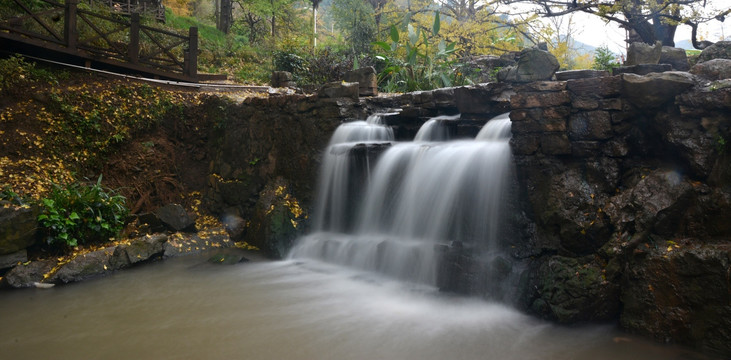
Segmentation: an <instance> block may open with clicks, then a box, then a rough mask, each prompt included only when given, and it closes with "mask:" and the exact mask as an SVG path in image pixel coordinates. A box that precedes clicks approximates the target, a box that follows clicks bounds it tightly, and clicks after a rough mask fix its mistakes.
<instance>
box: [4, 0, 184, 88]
mask: <svg viewBox="0 0 731 360" xmlns="http://www.w3.org/2000/svg"><path fill="white" fill-rule="evenodd" d="M10 2H11V4H14V5H16V8H15V9H12V11H13V12H11V13H10V14H9V15H6V16H3V18H2V19H0V38H6V39H9V40H13V41H19V42H22V43H25V44H29V45H32V46H37V47H42V48H44V49H48V50H52V51H58V52H61V53H65V54H70V55H75V56H78V57H80V58H84V59H87V60H93V61H99V62H102V63H107V64H110V65H114V66H120V67H124V68H127V69H130V70H133V71H138V72H142V73H145V74H150V75H153V76H158V77H164V78H172V79H176V80H184V81H196V80H197V77H198V72H197V66H198V29H197V28H196V27H191V28H190V29H189V32H188V34H187V35H181V34H178V33H175V32H172V31H168V30H164V29H160V28H156V27H153V26H151V25H146V24H145V23H144V22H143V21H141V18H140V13H139V12H132V13H131V14H129V15H126V14H119V13H116V12H115V11H114V10H113V8H111V9H110V8H108V7H106V5H104V6H101V7H99V8H94V7H93V6H90V5H88V4H87V3H82V4H80V3H79V0H66V1H65V2H57V1H54V0H10ZM125 6H126V5H125ZM104 9H106V10H104ZM127 9H128V10H129V9H131V8H127ZM4 11H6V12H8V11H9V10H8V9H5V10H4ZM153 22H154V21H153Z"/></svg>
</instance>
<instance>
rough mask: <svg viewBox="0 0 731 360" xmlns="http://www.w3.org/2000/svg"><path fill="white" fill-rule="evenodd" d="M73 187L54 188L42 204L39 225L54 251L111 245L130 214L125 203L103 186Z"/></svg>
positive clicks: (72, 185)
mask: <svg viewBox="0 0 731 360" xmlns="http://www.w3.org/2000/svg"><path fill="white" fill-rule="evenodd" d="M101 181H102V177H101V176H99V179H98V180H97V182H96V183H95V184H90V185H85V184H80V183H72V184H68V185H65V186H60V185H54V187H53V190H52V191H51V194H50V195H49V197H47V198H44V199H42V200H41V207H42V213H41V215H39V216H38V221H39V222H40V223H41V226H43V228H44V230H45V232H46V235H47V238H46V243H47V244H48V245H49V246H51V247H62V248H63V247H74V246H77V245H80V244H85V245H88V244H94V243H102V242H105V241H108V240H109V238H111V237H114V236H117V235H118V234H119V232H120V231H121V230H122V227H123V226H124V220H125V217H126V216H127V214H128V213H129V210H128V208H127V206H126V204H125V202H126V199H125V198H124V197H123V196H121V195H117V194H116V193H115V192H114V191H113V190H110V189H106V188H104V187H103V186H102V185H101Z"/></svg>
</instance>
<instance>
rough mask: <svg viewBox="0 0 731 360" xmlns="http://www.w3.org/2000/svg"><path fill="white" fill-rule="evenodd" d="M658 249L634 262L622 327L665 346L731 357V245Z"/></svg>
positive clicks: (664, 245) (628, 276)
mask: <svg viewBox="0 0 731 360" xmlns="http://www.w3.org/2000/svg"><path fill="white" fill-rule="evenodd" d="M658 245H659V246H658V249H654V248H649V249H648V248H646V249H645V250H646V251H647V252H646V253H645V252H642V253H640V254H638V255H635V256H634V257H633V258H632V260H630V263H629V266H628V267H627V272H626V274H625V277H624V280H623V290H622V303H623V305H624V309H623V311H622V316H621V317H620V321H621V324H622V326H623V327H624V328H626V329H628V330H630V331H632V332H635V333H638V334H642V335H646V336H649V337H652V338H654V339H656V340H658V341H661V342H681V343H684V344H688V345H692V346H694V347H697V348H700V349H703V350H705V351H708V352H711V353H715V354H719V355H723V354H725V355H729V354H731V342H729V339H731V305H729V304H731V292H729V291H728V288H729V284H728V271H729V267H730V266H731V263H730V259H731V246H729V244H728V243H725V244H717V245H696V244H693V243H688V244H683V243H681V244H680V245H679V247H680V248H678V247H677V246H676V244H669V245H668V243H662V244H658Z"/></svg>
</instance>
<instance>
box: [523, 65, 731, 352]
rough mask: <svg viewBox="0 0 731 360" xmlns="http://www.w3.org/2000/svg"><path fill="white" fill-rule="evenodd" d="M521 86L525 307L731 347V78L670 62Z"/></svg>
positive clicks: (709, 346)
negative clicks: (730, 142) (664, 66)
mask: <svg viewBox="0 0 731 360" xmlns="http://www.w3.org/2000/svg"><path fill="white" fill-rule="evenodd" d="M515 91H516V93H517V94H516V95H515V96H513V97H511V100H510V103H511V107H512V109H513V111H512V112H511V116H510V117H511V120H512V121H513V138H512V146H513V151H514V156H515V162H516V169H517V176H518V183H519V187H520V190H519V194H520V202H521V208H522V209H523V211H524V212H525V216H526V217H527V218H528V220H529V222H530V223H532V224H533V225H534V226H535V229H536V230H535V231H534V232H532V233H529V234H528V237H525V236H524V237H523V238H522V239H520V240H519V242H520V244H519V245H518V246H530V247H531V250H530V251H528V252H526V253H528V254H531V256H532V257H531V258H530V260H528V262H529V266H528V269H529V270H527V271H526V276H527V278H528V279H529V280H528V284H529V285H528V286H527V287H523V290H524V291H525V292H524V293H523V294H522V297H521V298H520V299H519V303H520V304H521V306H523V307H525V308H526V309H527V310H528V311H530V312H532V313H534V314H537V315H539V316H542V317H546V318H549V319H553V320H555V321H559V322H565V323H575V322H577V321H579V322H580V321H597V320H614V319H617V318H619V319H620V320H621V324H622V326H623V327H624V328H625V329H627V330H630V331H632V332H636V333H640V334H643V335H647V336H650V337H653V338H655V339H657V340H659V341H668V342H677V343H684V344H689V345H693V346H696V347H699V348H701V349H704V350H707V351H710V352H714V353H720V354H729V353H731V347H729V345H728V344H729V342H728V339H729V333H728V331H727V330H726V329H729V328H731V322H730V321H731V320H729V319H731V318H730V317H729V316H728V314H729V311H731V302H729V293H731V287H730V286H729V281H728V279H729V275H728V274H729V273H728V269H729V263H730V261H731V242H730V241H729V239H730V238H731V227H729V225H727V224H728V220H729V219H731V217H729V214H731V201H729V200H731V182H730V181H729V177H728V176H729V170H730V169H731V164H730V163H729V154H728V151H729V147H728V146H727V145H726V143H725V139H728V138H729V137H730V136H731V129H730V127H731V117H730V116H729V114H731V101H730V100H731V88H728V87H725V88H724V87H720V88H717V87H713V86H708V85H707V83H705V82H704V81H701V80H700V79H696V78H693V77H692V76H690V74H687V73H678V72H669V73H663V74H650V75H648V76H638V75H633V74H623V75H621V76H614V77H603V78H592V79H578V80H569V81H566V82H539V83H531V84H526V85H522V86H520V87H516V88H515ZM711 288H713V289H715V290H712V291H709V289H711Z"/></svg>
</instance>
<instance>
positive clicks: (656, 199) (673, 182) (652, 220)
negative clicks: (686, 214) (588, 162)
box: [604, 170, 693, 233]
mask: <svg viewBox="0 0 731 360" xmlns="http://www.w3.org/2000/svg"><path fill="white" fill-rule="evenodd" d="M692 192H693V187H692V185H691V184H690V183H689V182H688V181H687V180H685V179H683V178H682V177H681V175H680V174H679V173H677V172H675V171H672V170H664V171H663V170H656V171H654V172H652V173H650V174H647V175H644V176H643V177H642V179H641V180H640V181H639V182H638V183H637V184H636V185H635V186H634V187H632V188H630V189H628V190H625V191H623V192H621V193H620V194H618V195H616V196H614V197H612V198H611V199H610V200H609V201H608V202H607V204H606V205H605V206H604V213H606V214H607V215H608V216H609V218H610V219H611V223H612V224H613V225H614V227H615V229H616V230H617V231H618V232H619V233H623V232H625V231H628V232H630V233H640V232H649V231H655V230H656V231H663V232H664V231H671V230H673V229H672V226H673V225H674V224H676V222H677V220H678V217H680V215H679V214H678V212H679V211H682V210H683V209H684V208H685V206H686V205H687V200H688V199H689V197H691V196H692Z"/></svg>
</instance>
